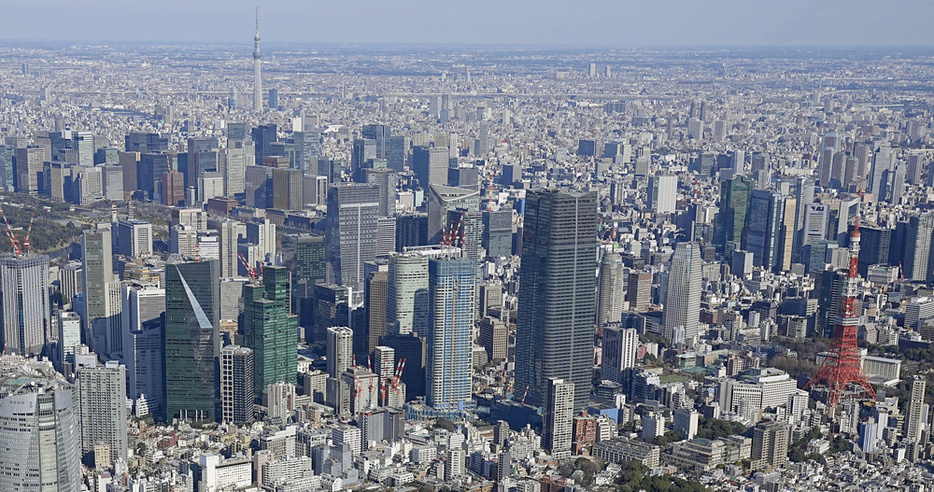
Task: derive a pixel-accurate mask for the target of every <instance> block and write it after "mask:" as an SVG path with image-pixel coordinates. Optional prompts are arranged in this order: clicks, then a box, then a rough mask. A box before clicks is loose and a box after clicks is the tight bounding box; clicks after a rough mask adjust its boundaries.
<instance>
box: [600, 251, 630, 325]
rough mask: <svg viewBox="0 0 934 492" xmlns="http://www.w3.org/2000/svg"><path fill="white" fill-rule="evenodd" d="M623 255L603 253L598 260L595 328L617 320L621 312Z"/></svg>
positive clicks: (623, 271)
mask: <svg viewBox="0 0 934 492" xmlns="http://www.w3.org/2000/svg"><path fill="white" fill-rule="evenodd" d="M624 276H625V269H624V268H623V257H622V256H620V254H619V253H610V252H608V253H605V254H604V255H603V259H602V260H601V261H600V276H599V278H598V283H597V289H598V290H597V330H598V331H599V330H602V329H603V327H604V326H605V325H606V324H607V323H615V322H619V320H620V318H621V317H622V314H623V302H624V300H625V296H624V295H623V294H624V292H623V285H624V282H625V279H624Z"/></svg>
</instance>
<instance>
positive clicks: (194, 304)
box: [165, 260, 220, 420]
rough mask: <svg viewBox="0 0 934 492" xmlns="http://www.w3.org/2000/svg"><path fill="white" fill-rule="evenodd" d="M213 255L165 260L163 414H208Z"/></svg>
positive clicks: (213, 348) (214, 317)
mask: <svg viewBox="0 0 934 492" xmlns="http://www.w3.org/2000/svg"><path fill="white" fill-rule="evenodd" d="M217 270H218V268H217V261H216V260H209V261H202V262H192V263H170V264H167V265H166V266H165V396H166V401H167V408H168V410H167V412H166V418H167V419H172V418H175V417H180V418H185V419H192V420H206V419H210V420H213V419H214V418H215V415H216V403H217V391H216V388H217V374H215V372H216V371H215V365H216V363H217V356H218V353H219V351H220V335H219V330H218V309H219V307H220V300H219V296H220V287H219V285H218V271H217Z"/></svg>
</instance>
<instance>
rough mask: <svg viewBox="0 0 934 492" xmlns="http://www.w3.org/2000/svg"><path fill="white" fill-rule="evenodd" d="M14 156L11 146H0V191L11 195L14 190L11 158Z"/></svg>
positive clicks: (13, 149) (14, 179)
mask: <svg viewBox="0 0 934 492" xmlns="http://www.w3.org/2000/svg"><path fill="white" fill-rule="evenodd" d="M15 154H16V152H15V148H14V147H13V146H12V145H0V191H3V192H5V193H12V192H13V191H14V190H15V189H16V184H15V183H16V178H15V174H14V170H13V156H14V155H15Z"/></svg>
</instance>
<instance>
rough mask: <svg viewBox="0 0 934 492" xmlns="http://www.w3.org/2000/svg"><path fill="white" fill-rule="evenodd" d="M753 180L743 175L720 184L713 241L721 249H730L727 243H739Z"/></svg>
mask: <svg viewBox="0 0 934 492" xmlns="http://www.w3.org/2000/svg"><path fill="white" fill-rule="evenodd" d="M752 189H753V182H752V180H751V179H749V178H747V177H745V176H738V177H735V178H733V179H728V180H726V181H724V182H723V183H721V185H720V213H719V214H717V223H716V226H717V227H716V230H715V232H714V242H715V243H716V245H717V247H718V248H719V249H721V250H730V249H732V248H731V247H729V245H731V244H734V243H739V242H740V241H741V240H742V237H743V226H744V225H745V223H746V208H747V207H748V204H749V194H750V193H751V192H752Z"/></svg>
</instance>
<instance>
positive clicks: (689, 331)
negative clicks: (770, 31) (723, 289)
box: [663, 243, 702, 343]
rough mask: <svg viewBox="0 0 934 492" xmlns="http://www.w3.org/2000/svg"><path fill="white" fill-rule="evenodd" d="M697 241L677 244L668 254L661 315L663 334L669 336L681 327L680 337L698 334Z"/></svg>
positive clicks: (700, 263)
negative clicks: (665, 288)
mask: <svg viewBox="0 0 934 492" xmlns="http://www.w3.org/2000/svg"><path fill="white" fill-rule="evenodd" d="M700 249H701V247H700V245H699V244H697V243H678V244H676V245H675V253H674V255H673V256H672V257H671V270H670V273H669V274H668V290H667V294H666V296H665V299H666V303H665V311H664V315H663V320H664V326H665V334H666V336H668V337H669V340H671V341H672V342H673V343H674V342H675V340H674V339H672V338H670V337H671V335H672V333H674V330H675V329H676V328H684V337H685V338H691V337H694V336H696V335H698V329H699V324H700V321H699V316H700V300H701V290H702V286H701V276H702V275H701V266H702V260H701V252H700Z"/></svg>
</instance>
